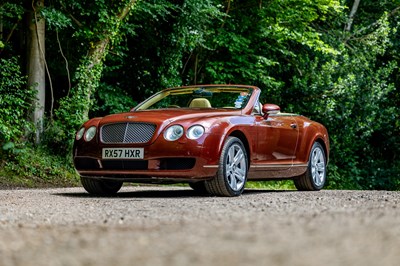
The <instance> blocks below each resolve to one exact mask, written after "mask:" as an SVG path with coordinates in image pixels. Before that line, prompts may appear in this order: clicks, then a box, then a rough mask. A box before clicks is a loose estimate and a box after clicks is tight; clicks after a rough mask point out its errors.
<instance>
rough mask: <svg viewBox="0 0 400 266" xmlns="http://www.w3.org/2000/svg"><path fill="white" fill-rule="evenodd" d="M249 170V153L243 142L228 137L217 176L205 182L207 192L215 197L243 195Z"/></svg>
mask: <svg viewBox="0 0 400 266" xmlns="http://www.w3.org/2000/svg"><path fill="white" fill-rule="evenodd" d="M247 168H248V158H247V152H246V149H245V148H244V146H243V143H242V141H241V140H240V139H238V138H236V137H228V139H227V140H226V142H225V143H224V146H223V148H222V151H221V157H220V159H219V167H218V171H217V174H216V176H215V177H214V178H213V179H211V180H207V181H205V187H206V189H207V191H208V192H209V193H210V194H212V195H215V196H225V197H235V196H239V195H241V194H242V192H243V190H244V187H245V184H246V181H247V171H248V169H247Z"/></svg>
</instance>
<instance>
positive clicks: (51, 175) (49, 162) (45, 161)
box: [0, 144, 78, 187]
mask: <svg viewBox="0 0 400 266" xmlns="http://www.w3.org/2000/svg"><path fill="white" fill-rule="evenodd" d="M19 146H20V148H19V149H15V148H13V149H10V150H9V151H8V152H7V160H6V161H5V162H4V164H3V165H2V167H1V168H0V176H4V177H0V184H3V183H7V184H8V185H9V186H10V185H14V186H36V187H37V186H50V185H51V186H71V185H76V184H78V175H77V174H76V173H75V170H74V169H73V167H72V163H71V162H69V160H70V159H67V158H65V157H63V156H59V155H55V154H50V153H49V152H48V149H47V148H44V147H37V148H32V147H30V146H27V145H22V144H19ZM66 162H69V163H66Z"/></svg>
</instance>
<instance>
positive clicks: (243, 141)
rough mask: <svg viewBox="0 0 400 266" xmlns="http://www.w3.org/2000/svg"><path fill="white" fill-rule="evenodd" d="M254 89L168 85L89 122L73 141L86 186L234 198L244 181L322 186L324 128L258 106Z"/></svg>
mask: <svg viewBox="0 0 400 266" xmlns="http://www.w3.org/2000/svg"><path fill="white" fill-rule="evenodd" d="M260 94H261V90H260V89H259V88H258V87H255V86H247V85H229V84H225V85H195V86H183V87H177V88H169V89H165V90H161V91H159V92H158V93H155V94H154V95H153V96H151V97H149V98H148V99H147V100H145V101H143V102H141V103H140V104H138V105H137V106H136V107H135V108H133V109H131V110H130V111H129V112H125V113H119V114H112V115H108V116H105V117H97V118H93V119H90V120H89V121H87V122H86V123H84V124H83V125H82V127H81V128H80V129H79V130H78V131H77V133H76V136H75V141H74V146H73V161H74V166H75V169H76V170H77V172H78V173H79V175H80V178H81V183H82V185H83V187H84V189H85V190H86V191H87V192H89V193H91V194H95V195H113V194H115V193H117V192H118V191H119V190H120V188H121V187H122V185H123V183H124V182H134V183H167V184H172V183H188V184H189V185H190V187H191V188H193V189H194V190H196V191H198V192H201V193H207V194H211V195H215V196H227V197H232V196H239V195H241V194H242V193H243V190H244V188H245V185H246V182H247V181H248V180H253V181H261V180H282V179H292V180H293V181H294V184H295V187H296V188H297V189H298V190H308V191H315V190H320V189H322V188H323V187H324V185H325V183H326V179H327V164H328V156H329V136H328V132H327V130H326V128H325V127H324V126H323V125H322V124H320V123H317V122H314V121H312V120H310V119H308V118H306V117H304V116H301V115H297V114H292V113H284V112H281V111H280V107H279V106H278V105H275V104H271V103H265V104H262V103H261V102H260Z"/></svg>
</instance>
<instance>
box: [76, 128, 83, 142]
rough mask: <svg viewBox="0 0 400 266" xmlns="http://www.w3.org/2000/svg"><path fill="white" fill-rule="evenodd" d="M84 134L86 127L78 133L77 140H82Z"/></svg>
mask: <svg viewBox="0 0 400 266" xmlns="http://www.w3.org/2000/svg"><path fill="white" fill-rule="evenodd" d="M83 133H85V128H84V127H83V128H81V129H79V131H78V132H76V136H75V138H76V140H80V139H81V138H82V137H83Z"/></svg>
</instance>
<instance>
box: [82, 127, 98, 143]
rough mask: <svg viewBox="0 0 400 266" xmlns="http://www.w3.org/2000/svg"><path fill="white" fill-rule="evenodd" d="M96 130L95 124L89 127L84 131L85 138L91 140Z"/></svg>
mask: <svg viewBox="0 0 400 266" xmlns="http://www.w3.org/2000/svg"><path fill="white" fill-rule="evenodd" d="M96 130H97V129H96V127H95V126H93V127H89V129H88V130H86V133H85V140H86V141H91V140H92V139H93V138H94V136H96Z"/></svg>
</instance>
